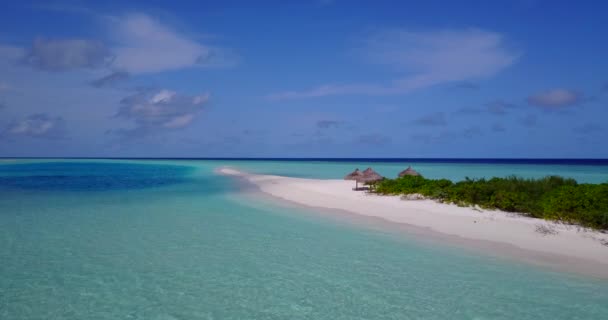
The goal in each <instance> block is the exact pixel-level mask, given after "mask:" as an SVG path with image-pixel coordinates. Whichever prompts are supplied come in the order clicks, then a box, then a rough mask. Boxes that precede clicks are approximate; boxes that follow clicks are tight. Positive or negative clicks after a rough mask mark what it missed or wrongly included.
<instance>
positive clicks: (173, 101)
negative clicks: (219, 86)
mask: <svg viewBox="0 0 608 320" xmlns="http://www.w3.org/2000/svg"><path fill="white" fill-rule="evenodd" d="M208 100H209V95H208V94H203V95H198V96H188V95H182V94H178V93H177V92H175V91H171V90H166V89H162V90H159V91H156V92H138V93H136V94H134V95H131V96H129V97H127V98H125V99H123V100H122V101H121V105H122V106H121V107H120V109H119V110H118V113H117V115H116V116H117V117H120V118H124V119H128V120H132V121H134V122H135V125H136V127H135V128H134V129H131V130H119V133H122V134H123V135H127V136H141V135H146V134H151V133H158V132H159V131H162V130H168V129H181V128H185V127H187V126H188V125H190V124H191V123H192V121H193V120H194V118H195V117H196V115H197V114H198V113H199V112H200V111H201V110H202V108H203V105H204V104H205V103H206V102H207V101H208Z"/></svg>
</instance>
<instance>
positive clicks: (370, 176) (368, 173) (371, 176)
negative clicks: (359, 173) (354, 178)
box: [361, 168, 384, 184]
mask: <svg viewBox="0 0 608 320" xmlns="http://www.w3.org/2000/svg"><path fill="white" fill-rule="evenodd" d="M382 180H384V177H383V176H381V175H380V174H379V173H378V172H376V171H374V169H372V168H367V169H365V171H363V179H361V181H363V182H365V183H368V184H374V183H376V182H378V181H382Z"/></svg>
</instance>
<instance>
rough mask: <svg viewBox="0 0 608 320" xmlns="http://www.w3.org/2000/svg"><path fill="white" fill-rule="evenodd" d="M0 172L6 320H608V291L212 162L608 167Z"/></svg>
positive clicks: (73, 164)
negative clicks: (371, 220) (255, 183)
mask: <svg viewBox="0 0 608 320" xmlns="http://www.w3.org/2000/svg"><path fill="white" fill-rule="evenodd" d="M365 162H366V161H351V162H324V161H316V162H312V161H299V162H294V161H223V160H214V161H210V160H206V161H203V160H94V159H88V160H73V159H72V160H70V159H67V160H57V159H49V160H8V159H7V160H0V319H2V320H5V319H6V320H12V319H113V320H114V319H172V320H173V319H606V315H607V314H608V280H602V279H595V278H591V277H585V276H581V275H574V274H567V273H558V272H553V271H549V270H546V269H542V268H540V267H535V266H530V265H527V264H524V263H518V262H513V261H509V260H503V259H497V258H493V257H489V256H485V255H483V254H477V253H474V252H471V251H466V250H464V249H459V248H457V247H452V246H444V245H441V244H434V243H433V244H431V243H429V242H425V241H419V239H417V238H416V237H413V236H409V235H408V234H403V233H396V232H393V231H390V230H383V229H382V228H373V227H366V226H363V225H359V224H353V223H346V222H343V221H340V219H336V218H327V217H325V216H324V215H319V214H316V213H315V212H311V211H310V209H305V208H297V207H294V206H291V205H287V204H283V203H280V202H275V201H272V200H271V199H268V198H265V197H256V195H255V194H252V191H251V190H250V188H248V187H247V186H244V185H242V184H241V182H240V181H237V180H233V179H232V178H229V177H224V176H219V175H216V174H215V173H214V170H215V169H216V168H217V167H219V166H224V165H227V166H232V167H236V168H240V169H242V170H247V171H251V172H257V173H270V174H281V175H289V176H300V177H314V178H340V177H342V176H343V175H344V174H346V173H347V172H349V171H352V170H353V169H354V167H359V168H361V169H364V168H365V167H367V166H369V165H372V166H373V167H374V168H375V169H376V170H377V171H379V172H380V173H382V174H384V175H386V176H393V175H395V174H396V173H397V172H399V171H400V170H402V169H403V168H404V167H406V166H407V165H410V164H411V165H413V166H414V168H415V169H416V170H418V171H420V172H421V173H423V174H424V175H425V176H427V177H447V178H450V179H454V180H459V179H462V178H464V177H465V176H468V177H490V176H506V175H510V174H516V175H520V176H525V177H539V176H544V175H548V174H559V175H564V176H569V177H573V178H576V179H577V180H579V181H580V182H589V183H600V182H607V181H608V166H606V165H569V164H555V165H549V164H543V165H539V164H496V163H416V162H412V163H407V162H403V163H397V162H393V163H380V162H371V163H365Z"/></svg>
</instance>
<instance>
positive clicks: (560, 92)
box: [528, 89, 583, 109]
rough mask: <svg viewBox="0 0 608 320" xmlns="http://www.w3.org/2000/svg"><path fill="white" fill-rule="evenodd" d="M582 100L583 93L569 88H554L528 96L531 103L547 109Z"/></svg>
mask: <svg viewBox="0 0 608 320" xmlns="http://www.w3.org/2000/svg"><path fill="white" fill-rule="evenodd" d="M582 100H583V96H582V94H580V93H579V92H576V91H573V90H569V89H552V90H547V91H543V92H539V93H537V94H534V95H531V96H530V97H528V103H529V104H531V105H534V106H537V107H541V108H545V109H559V108H563V107H570V106H573V105H576V104H578V103H580V102H582Z"/></svg>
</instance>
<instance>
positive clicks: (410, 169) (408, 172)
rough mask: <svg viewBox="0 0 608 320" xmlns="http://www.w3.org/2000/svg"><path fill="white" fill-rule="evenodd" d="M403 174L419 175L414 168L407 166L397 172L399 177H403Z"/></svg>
mask: <svg viewBox="0 0 608 320" xmlns="http://www.w3.org/2000/svg"><path fill="white" fill-rule="evenodd" d="M403 176H414V177H420V176H421V175H420V173H418V172H417V171H416V170H414V169H412V167H411V166H410V167H407V169H405V170H403V171H401V172H399V177H403Z"/></svg>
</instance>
